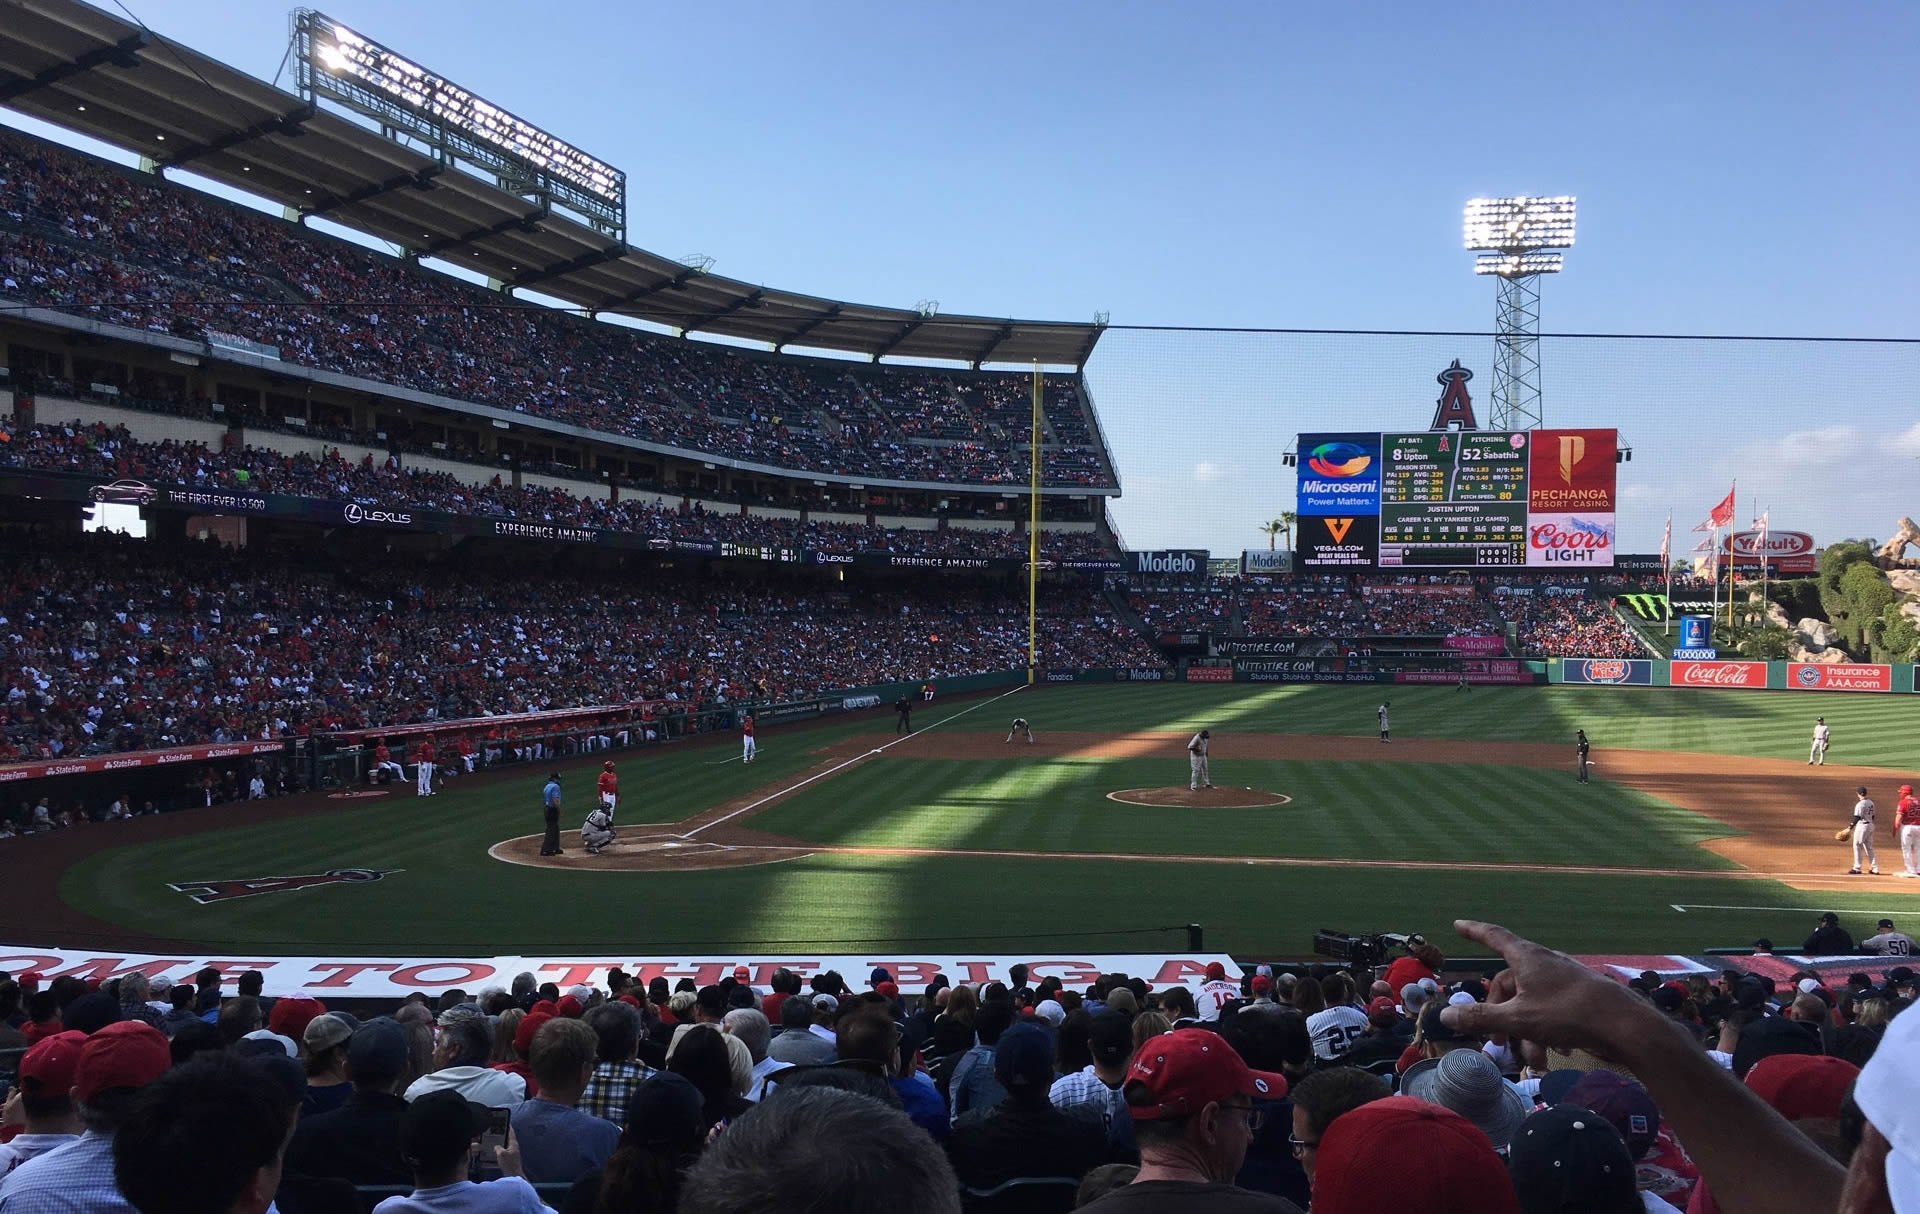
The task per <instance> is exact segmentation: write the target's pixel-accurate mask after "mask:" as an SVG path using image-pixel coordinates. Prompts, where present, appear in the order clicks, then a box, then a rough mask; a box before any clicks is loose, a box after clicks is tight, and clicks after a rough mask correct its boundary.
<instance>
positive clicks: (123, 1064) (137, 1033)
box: [0, 1020, 173, 1214]
mask: <svg viewBox="0 0 1920 1214" xmlns="http://www.w3.org/2000/svg"><path fill="white" fill-rule="evenodd" d="M171 1065H173V1057H172V1055H171V1054H170V1053H169V1052H168V1049H167V1038H166V1035H165V1034H164V1033H162V1032H161V1031H160V1030H159V1029H157V1028H154V1027H153V1026H152V1025H150V1024H146V1023H144V1022H142V1021H139V1020H119V1021H115V1022H114V1023H112V1024H109V1025H107V1026H106V1027H104V1028H102V1029H101V1030H100V1031H99V1032H97V1033H95V1034H93V1035H92V1036H91V1037H88V1038H87V1040H86V1043H85V1044H84V1045H82V1046H81V1047H80V1056H79V1058H78V1059H77V1060H75V1062H74V1070H73V1087H72V1092H73V1099H74V1100H75V1101H76V1102H77V1103H78V1104H79V1110H80V1121H81V1124H83V1125H84V1126H85V1127H86V1133H84V1134H82V1135H80V1137H79V1138H76V1139H75V1140H74V1141H72V1142H70V1143H68V1144H67V1145H65V1146H63V1147H57V1148H55V1149H54V1150H51V1151H48V1152H47V1153H46V1154H45V1155H42V1156H40V1157H39V1158H38V1159H32V1160H28V1161H27V1162H26V1163H23V1164H21V1165H20V1166H19V1167H17V1168H15V1169H14V1170H13V1171H12V1172H11V1173H9V1174H8V1175H7V1177H6V1178H5V1179H4V1180H0V1207H4V1208H8V1209H13V1208H18V1209H21V1210H27V1209H34V1208H51V1207H41V1206H40V1205H39V1204H38V1203H35V1202H30V1201H29V1200H28V1199H27V1195H28V1194H59V1195H61V1198H62V1204H63V1205H64V1206H67V1207H68V1208H72V1209H84V1210H90V1211H106V1212H108V1214H113V1212H125V1214H131V1211H132V1207H131V1206H130V1205H128V1204H127V1200H126V1198H124V1197H122V1196H121V1195H120V1190H119V1189H118V1188H117V1187H116V1185H115V1183H114V1180H113V1137H114V1134H115V1133H116V1132H118V1130H119V1129H120V1123H121V1122H122V1121H123V1120H125V1118H126V1115H127V1111H128V1109H129V1108H131V1107H132V1105H133V1101H134V1098H135V1097H136V1096H137V1095H138V1094H139V1092H140V1089H141V1088H143V1087H145V1086H147V1085H148V1084H149V1083H152V1082H153V1081H154V1080H155V1079H158V1078H159V1077H160V1076H161V1075H163V1074H165V1073H166V1070H167V1068H168V1067H169V1066H171Z"/></svg>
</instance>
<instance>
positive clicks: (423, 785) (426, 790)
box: [415, 763, 433, 797]
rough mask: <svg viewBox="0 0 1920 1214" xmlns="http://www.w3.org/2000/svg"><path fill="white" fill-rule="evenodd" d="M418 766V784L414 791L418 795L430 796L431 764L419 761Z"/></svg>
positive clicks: (431, 781) (431, 787) (431, 789)
mask: <svg viewBox="0 0 1920 1214" xmlns="http://www.w3.org/2000/svg"><path fill="white" fill-rule="evenodd" d="M418 766H419V768H420V773H419V776H418V780H419V784H418V785H417V786H416V789H415V791H416V792H417V794H418V795H419V796H422V797H430V796H432V795H433V764H431V763H421V764H419V765H418Z"/></svg>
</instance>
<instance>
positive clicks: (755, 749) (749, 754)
mask: <svg viewBox="0 0 1920 1214" xmlns="http://www.w3.org/2000/svg"><path fill="white" fill-rule="evenodd" d="M759 753H760V747H759V746H758V745H757V744H756V743H755V742H754V740H753V714H752V713H747V714H746V715H745V716H743V717H741V718H740V761H741V762H742V763H751V762H753V756H754V755H756V754H759Z"/></svg>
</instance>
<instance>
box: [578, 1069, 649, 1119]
mask: <svg viewBox="0 0 1920 1214" xmlns="http://www.w3.org/2000/svg"><path fill="white" fill-rule="evenodd" d="M651 1074H653V1071H652V1070H651V1069H650V1068H648V1067H645V1066H642V1065H641V1064H640V1063H638V1062H603V1063H601V1064H600V1065H598V1066H596V1067H594V1068H593V1078H591V1079H589V1080H587V1089H586V1091H584V1092H582V1093H580V1100H579V1102H578V1103H577V1104H575V1105H574V1106H573V1107H574V1108H576V1109H579V1110H580V1111H581V1112H582V1113H591V1114H593V1115H594V1116H595V1117H598V1118H600V1119H601V1120H602V1121H611V1122H612V1123H613V1124H615V1125H617V1126H619V1127H620V1128H621V1129H623V1130H624V1129H625V1128H626V1127H627V1102H628V1101H630V1100H632V1099H633V1089H635V1088H637V1087H639V1086H640V1084H641V1083H642V1082H643V1081H644V1080H645V1079H646V1078H647V1076H649V1075H651Z"/></svg>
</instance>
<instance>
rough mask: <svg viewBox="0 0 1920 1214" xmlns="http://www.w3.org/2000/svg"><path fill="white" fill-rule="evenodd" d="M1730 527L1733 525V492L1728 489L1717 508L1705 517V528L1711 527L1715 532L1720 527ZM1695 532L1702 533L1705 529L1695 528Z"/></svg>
mask: <svg viewBox="0 0 1920 1214" xmlns="http://www.w3.org/2000/svg"><path fill="white" fill-rule="evenodd" d="M1732 525H1733V490H1732V489H1729V490H1727V496H1725V497H1724V498H1721V499H1720V504H1719V505H1718V506H1715V507H1714V508H1713V510H1712V511H1711V512H1710V513H1709V514H1708V515H1707V526H1708V527H1712V528H1713V529H1714V530H1716V531H1717V530H1719V529H1720V528H1722V527H1729V526H1732ZM1696 530H1702V531H1704V530H1706V528H1704V527H1702V528H1696Z"/></svg>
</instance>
